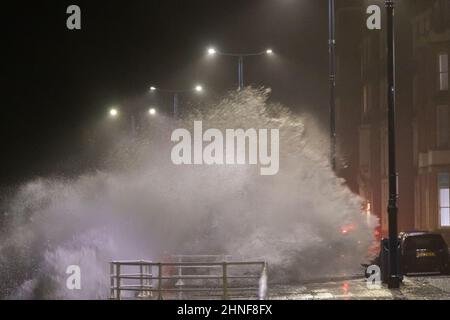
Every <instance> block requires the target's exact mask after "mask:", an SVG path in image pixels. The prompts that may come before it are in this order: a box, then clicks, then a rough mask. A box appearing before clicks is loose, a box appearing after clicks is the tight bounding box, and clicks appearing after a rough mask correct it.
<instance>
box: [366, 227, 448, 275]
mask: <svg viewBox="0 0 450 320" xmlns="http://www.w3.org/2000/svg"><path fill="white" fill-rule="evenodd" d="M381 243H382V244H381V248H383V247H384V248H387V247H388V243H387V239H383V240H382V241H381ZM398 245H399V246H398V250H399V267H400V275H401V277H402V278H403V275H407V274H420V273H441V274H448V273H450V248H449V247H448V246H447V243H446V242H445V240H444V238H443V237H442V235H440V234H438V233H432V232H426V231H411V232H401V233H400V234H399V236H398ZM382 256H384V257H385V258H386V259H387V255H386V254H385V255H382V254H381V251H380V254H379V255H378V256H377V257H376V258H375V259H374V260H373V261H372V262H371V264H373V265H378V266H380V268H381V270H382V279H383V280H386V279H387V278H386V277H387V274H386V272H384V271H383V270H386V268H387V264H388V261H387V260H385V261H382ZM363 266H364V267H366V268H367V267H368V265H367V264H365V265H363ZM365 275H366V277H367V276H369V274H368V273H367V271H366V272H365Z"/></svg>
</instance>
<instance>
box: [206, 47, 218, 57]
mask: <svg viewBox="0 0 450 320" xmlns="http://www.w3.org/2000/svg"><path fill="white" fill-rule="evenodd" d="M216 53H217V51H216V49H214V48H209V49H208V55H210V56H213V55H215V54H216Z"/></svg>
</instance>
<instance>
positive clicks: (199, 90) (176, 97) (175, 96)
mask: <svg viewBox="0 0 450 320" xmlns="http://www.w3.org/2000/svg"><path fill="white" fill-rule="evenodd" d="M155 91H159V92H163V93H171V94H173V116H174V118H175V119H176V118H178V114H179V95H180V94H183V93H187V92H196V93H202V92H203V86H201V85H196V86H195V87H193V88H192V89H185V90H170V89H160V88H157V87H154V86H151V87H150V92H155Z"/></svg>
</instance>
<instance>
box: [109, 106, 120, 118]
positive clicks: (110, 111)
mask: <svg viewBox="0 0 450 320" xmlns="http://www.w3.org/2000/svg"><path fill="white" fill-rule="evenodd" d="M109 115H110V116H111V117H112V118H116V117H117V116H118V115H119V111H118V110H117V109H116V108H111V109H110V110H109Z"/></svg>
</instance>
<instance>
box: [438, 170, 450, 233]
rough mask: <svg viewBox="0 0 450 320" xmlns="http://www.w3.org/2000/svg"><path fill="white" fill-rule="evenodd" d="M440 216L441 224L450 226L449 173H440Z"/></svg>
mask: <svg viewBox="0 0 450 320" xmlns="http://www.w3.org/2000/svg"><path fill="white" fill-rule="evenodd" d="M438 180H439V216H440V219H439V220H440V226H441V227H450V187H449V174H448V173H440V174H439V177H438Z"/></svg>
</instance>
